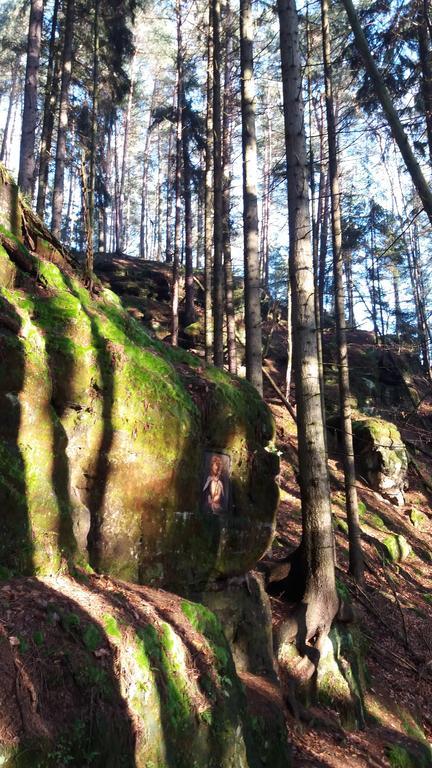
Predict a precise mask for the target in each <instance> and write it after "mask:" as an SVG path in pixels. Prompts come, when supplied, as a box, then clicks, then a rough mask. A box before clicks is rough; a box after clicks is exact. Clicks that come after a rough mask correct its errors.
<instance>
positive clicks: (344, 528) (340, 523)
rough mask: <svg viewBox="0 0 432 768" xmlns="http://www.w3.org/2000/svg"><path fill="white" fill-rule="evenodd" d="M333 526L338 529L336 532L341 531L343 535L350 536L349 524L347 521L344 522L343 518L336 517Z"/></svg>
mask: <svg viewBox="0 0 432 768" xmlns="http://www.w3.org/2000/svg"><path fill="white" fill-rule="evenodd" d="M333 525H334V527H335V528H336V530H338V531H341V532H342V533H345V534H346V535H348V523H347V521H346V520H343V519H342V518H341V517H334V518H333Z"/></svg>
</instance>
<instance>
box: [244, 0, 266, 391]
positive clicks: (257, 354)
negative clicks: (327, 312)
mask: <svg viewBox="0 0 432 768" xmlns="http://www.w3.org/2000/svg"><path fill="white" fill-rule="evenodd" d="M240 69H241V111H242V152H243V231H244V274H245V328H246V376H247V378H248V379H249V381H250V382H251V383H252V384H253V385H254V387H255V388H256V389H257V390H258V392H259V393H260V394H261V395H262V391H263V383H262V339H261V304H260V274H259V255H258V202H257V147H256V132H255V85H254V76H253V16H252V5H251V0H240Z"/></svg>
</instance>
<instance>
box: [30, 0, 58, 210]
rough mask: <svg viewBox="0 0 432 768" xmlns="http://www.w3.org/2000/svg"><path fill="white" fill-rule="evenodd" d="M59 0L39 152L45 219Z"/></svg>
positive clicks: (41, 204) (39, 200) (39, 205)
mask: <svg viewBox="0 0 432 768" xmlns="http://www.w3.org/2000/svg"><path fill="white" fill-rule="evenodd" d="M58 11H59V0H55V2H54V7H53V14H52V20H51V35H50V42H49V53H48V68H47V77H46V83H45V101H44V111H43V122H42V133H41V141H40V153H39V183H38V193H37V202H36V211H37V213H38V214H39V216H40V217H41V218H42V219H43V217H44V214H45V201H46V192H47V185H48V167H49V161H50V156H51V142H52V134H53V130H54V115H55V106H56V102H57V94H58V79H59V69H60V56H59V55H58V54H56V35H57V19H58Z"/></svg>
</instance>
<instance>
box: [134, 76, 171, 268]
mask: <svg viewBox="0 0 432 768" xmlns="http://www.w3.org/2000/svg"><path fill="white" fill-rule="evenodd" d="M157 88H158V81H157V79H155V81H154V84H153V91H152V96H151V100H150V109H149V119H148V123H147V133H146V139H145V145H144V155H143V170H142V180H141V216H140V258H141V259H145V258H146V256H147V239H148V232H147V227H146V214H147V208H148V164H149V157H150V143H151V136H152V131H151V127H152V120H153V110H154V106H155V101H156V94H157ZM170 140H171V133H170ZM169 155H170V152H168V157H169Z"/></svg>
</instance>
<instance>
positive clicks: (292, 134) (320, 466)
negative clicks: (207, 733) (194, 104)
mask: <svg viewBox="0 0 432 768" xmlns="http://www.w3.org/2000/svg"><path fill="white" fill-rule="evenodd" d="M278 12H279V23H280V51H281V63H282V85H283V109H284V122H285V146H286V156H287V176H288V212H289V233H290V281H291V291H292V302H293V306H292V323H293V347H294V350H293V351H294V378H295V387H296V400H297V420H298V451H299V482H300V493H301V501H302V520H303V535H302V543H301V548H300V552H301V555H302V561H303V574H302V575H303V577H304V593H303V599H302V603H301V605H300V606H299V614H300V616H301V617H302V618H301V623H302V628H300V622H298V624H297V628H298V631H297V639H298V640H299V641H300V643H301V644H303V649H304V643H305V641H306V640H308V639H310V638H311V637H314V636H316V637H317V638H318V647H319V641H320V639H321V638H322V636H324V635H326V634H327V633H328V631H329V629H330V626H331V622H332V620H333V618H334V616H335V614H336V612H337V609H338V598H337V594H336V584H335V570H334V555H333V527H332V517H331V505H330V488H329V479H328V472H327V461H326V458H327V457H326V447H325V439H324V424H323V420H322V412H321V396H320V382H319V374H318V350H317V333H316V322H315V308H314V299H313V297H314V271H313V254H312V248H311V242H310V232H311V226H310V215H309V200H308V174H307V159H306V140H305V132H304V106H303V99H302V85H301V60H300V53H299V35H298V20H297V13H296V8H295V3H294V0H278Z"/></svg>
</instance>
